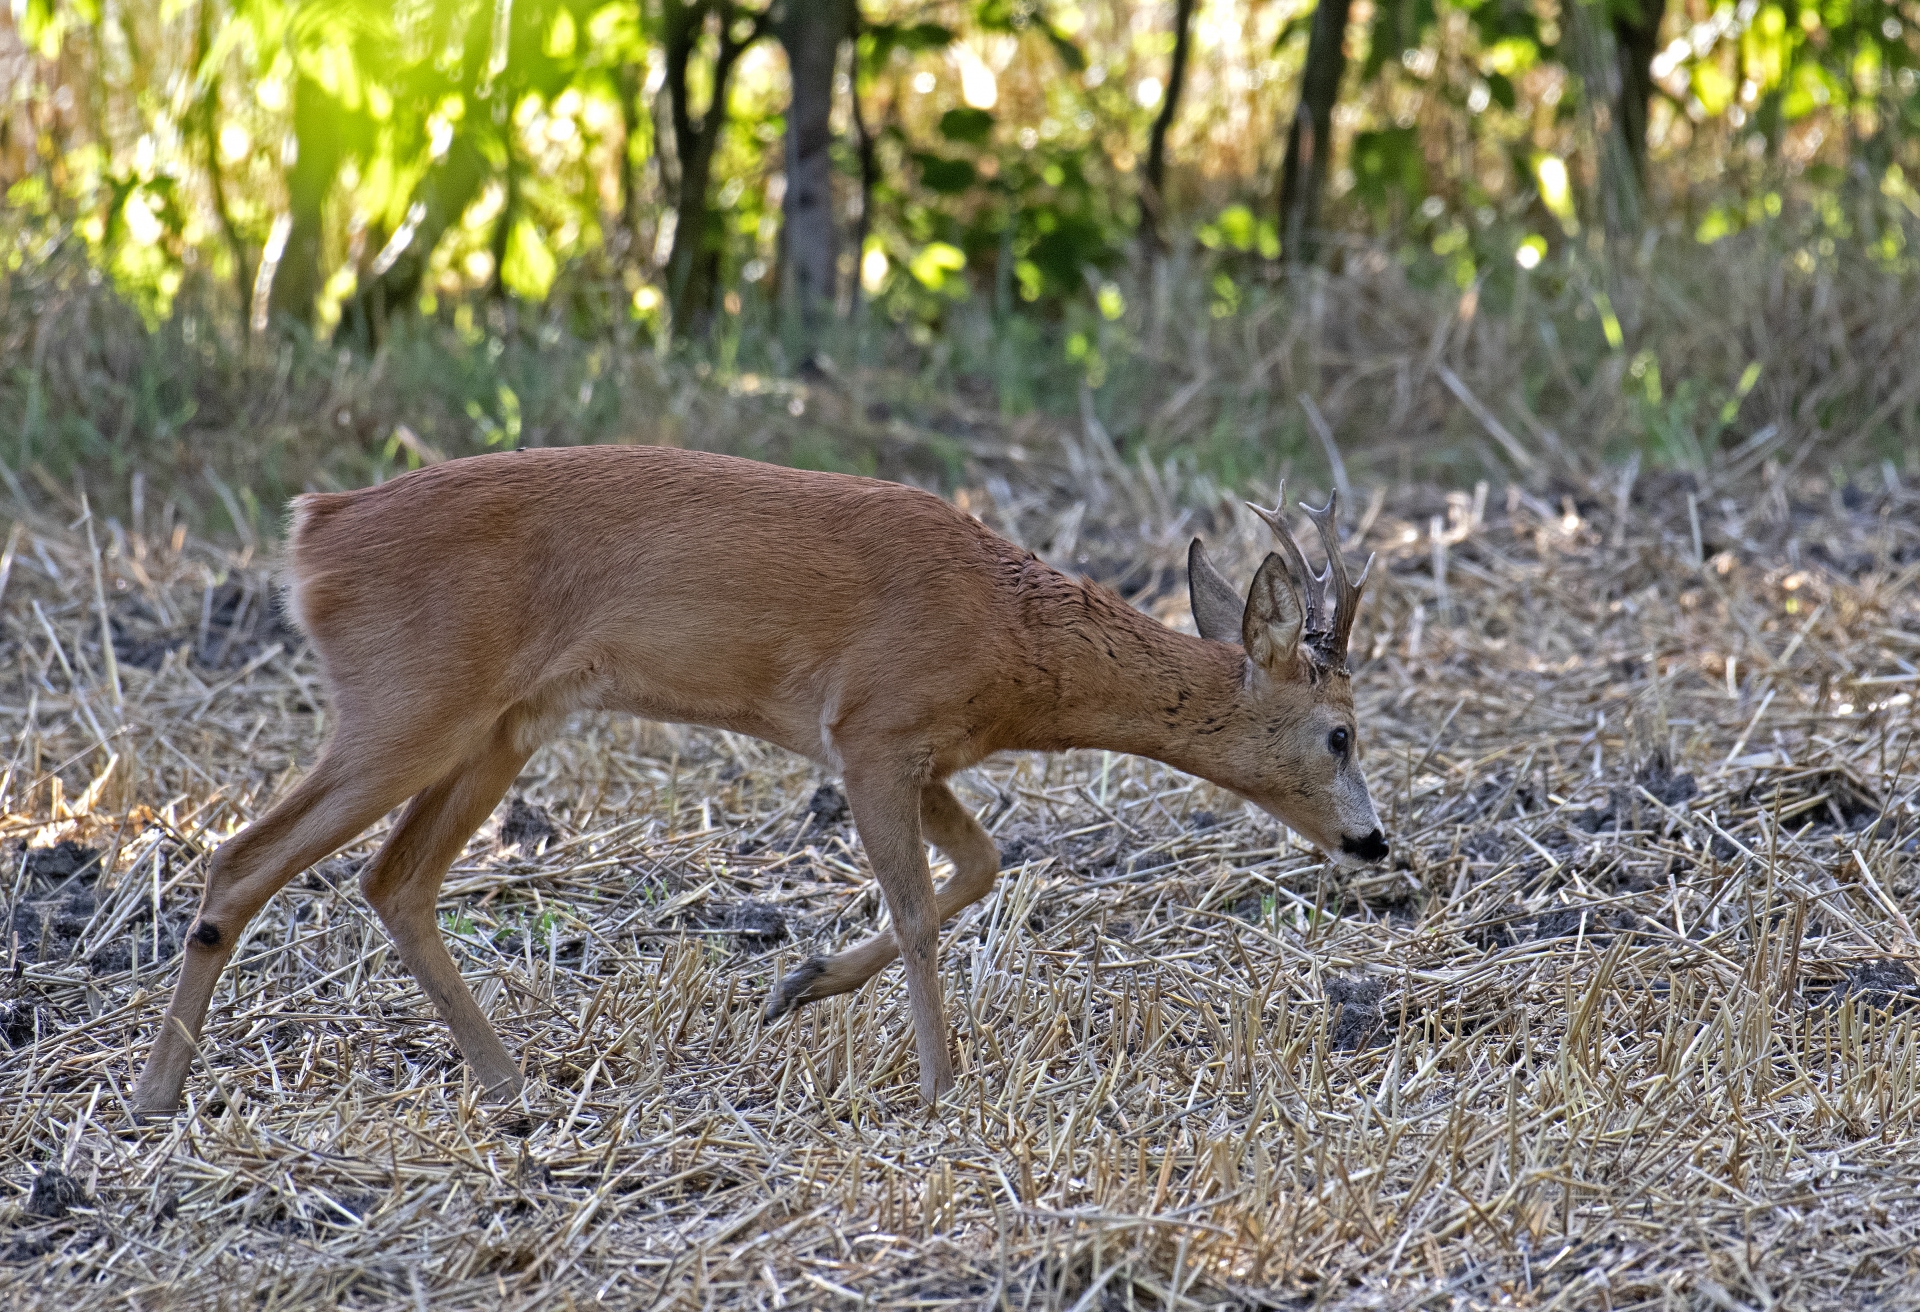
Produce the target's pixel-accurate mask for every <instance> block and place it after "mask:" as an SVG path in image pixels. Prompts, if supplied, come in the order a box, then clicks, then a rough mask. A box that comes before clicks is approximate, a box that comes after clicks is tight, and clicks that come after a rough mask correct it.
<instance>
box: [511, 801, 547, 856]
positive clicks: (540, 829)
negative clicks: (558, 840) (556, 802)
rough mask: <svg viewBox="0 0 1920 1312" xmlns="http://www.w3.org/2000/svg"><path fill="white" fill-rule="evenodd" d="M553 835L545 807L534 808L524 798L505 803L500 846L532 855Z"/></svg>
mask: <svg viewBox="0 0 1920 1312" xmlns="http://www.w3.org/2000/svg"><path fill="white" fill-rule="evenodd" d="M554 833H555V830H554V827H553V817H552V816H550V815H548V814H547V811H546V808H545V807H540V806H534V805H532V804H530V803H529V802H528V801H527V800H526V799H525V798H524V797H516V798H514V799H513V800H512V801H510V802H508V803H507V814H506V816H505V818H503V819H502V820H501V821H500V846H502V847H517V848H519V849H520V850H521V852H523V853H532V852H535V851H537V850H539V848H540V846H541V844H543V843H546V842H548V841H549V840H551V839H552V838H553V836H554Z"/></svg>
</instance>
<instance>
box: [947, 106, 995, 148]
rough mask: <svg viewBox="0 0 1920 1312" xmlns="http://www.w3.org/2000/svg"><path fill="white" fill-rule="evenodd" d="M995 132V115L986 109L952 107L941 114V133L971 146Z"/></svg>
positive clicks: (948, 138) (978, 143)
mask: <svg viewBox="0 0 1920 1312" xmlns="http://www.w3.org/2000/svg"><path fill="white" fill-rule="evenodd" d="M992 132H993V115H991V114H989V113H987V111H986V110H984V109H950V110H948V111H947V112H946V113H944V114H942V115H941V116H940V135H941V136H943V137H945V138H946V139H947V140H948V141H958V142H962V143H964V144H966V145H969V146H977V145H980V144H981V143H982V142H984V141H985V140H986V139H987V137H988V136H989V135H990V134H991V133H992Z"/></svg>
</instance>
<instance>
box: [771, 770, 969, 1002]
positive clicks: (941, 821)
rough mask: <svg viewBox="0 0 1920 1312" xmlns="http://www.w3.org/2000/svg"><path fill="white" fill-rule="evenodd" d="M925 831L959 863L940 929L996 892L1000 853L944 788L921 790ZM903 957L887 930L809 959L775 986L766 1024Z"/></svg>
mask: <svg viewBox="0 0 1920 1312" xmlns="http://www.w3.org/2000/svg"><path fill="white" fill-rule="evenodd" d="M920 831H921V833H922V834H923V835H924V836H925V838H926V840H927V841H928V842H930V843H932V844H933V845H934V846H935V847H937V848H939V849H940V850H941V851H942V852H944V853H946V854H947V857H948V858H949V859H950V860H951V861H952V862H953V877H952V878H951V879H949V880H947V882H946V883H944V884H942V885H941V886H940V897H939V904H940V923H941V924H943V925H944V924H945V923H946V922H947V921H948V920H950V919H952V918H953V916H954V915H955V914H957V913H958V912H960V911H962V910H964V909H965V908H967V907H970V906H972V905H973V904H974V903H975V902H978V901H979V900H980V899H981V898H983V897H985V896H986V895H987V894H988V893H990V892H992V891H993V881H994V880H995V879H997V878H998V877H999V875H1000V853H999V851H998V850H997V849H996V848H995V847H994V845H993V838H992V836H991V835H990V834H988V833H987V831H986V830H985V829H983V828H981V827H980V822H979V821H978V820H975V819H974V818H973V813H972V812H970V811H968V810H967V808H966V807H964V806H962V805H961V804H960V799H959V798H957V797H955V796H954V795H953V790H952V789H950V788H948V787H947V786H946V785H945V784H943V783H933V784H927V785H925V786H924V787H923V788H922V789H921V790H920ZM899 955H900V945H899V944H897V943H896V942H894V938H893V931H891V930H883V931H881V932H880V933H878V934H875V935H874V936H873V937H871V938H868V939H864V940H862V941H861V942H859V943H856V944H855V945H854V946H852V947H850V948H847V949H846V950H845V951H842V952H836V953H835V954H834V955H832V956H830V957H809V958H808V959H807V960H806V961H804V962H802V963H801V964H800V965H799V966H797V967H796V968H795V969H793V970H792V971H790V972H788V974H787V975H786V976H785V977H783V978H782V979H781V980H780V981H779V982H778V983H777V984H775V985H774V989H773V996H772V997H770V998H768V999H767V1010H766V1019H767V1020H769V1021H774V1020H778V1019H779V1018H780V1017H782V1016H784V1015H786V1014H787V1013H788V1012H789V1011H794V1010H797V1009H798V1008H800V1007H803V1006H805V1005H806V1004H807V1003H809V1002H818V1001H820V999H822V998H830V997H833V996H834V995H835V994H837V993H851V992H853V990H855V989H857V988H859V987H860V986H861V985H862V984H865V983H866V982H867V981H868V980H870V979H872V978H873V977H874V976H875V975H877V974H879V973H880V972H881V971H882V970H884V969H886V968H887V966H888V965H890V964H892V962H893V959H894V958H895V957H897V956H899Z"/></svg>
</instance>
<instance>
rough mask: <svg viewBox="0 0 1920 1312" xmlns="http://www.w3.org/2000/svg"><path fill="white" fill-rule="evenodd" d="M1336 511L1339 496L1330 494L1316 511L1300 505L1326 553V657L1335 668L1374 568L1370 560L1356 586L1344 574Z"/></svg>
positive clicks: (1337, 509)
mask: <svg viewBox="0 0 1920 1312" xmlns="http://www.w3.org/2000/svg"><path fill="white" fill-rule="evenodd" d="M1339 508H1340V494H1339V493H1338V492H1333V493H1329V494H1328V496H1327V504H1326V505H1324V506H1322V507H1321V508H1320V509H1318V510H1315V509H1314V508H1313V507H1312V506H1309V505H1308V504H1307V503H1306V502H1304V501H1303V502H1301V503H1300V509H1302V510H1304V511H1306V512H1307V518H1309V519H1311V520H1312V521H1313V526H1314V527H1315V528H1317V529H1319V530H1320V541H1321V543H1322V544H1323V545H1324V546H1325V547H1326V549H1327V573H1328V574H1329V575H1331V576H1332V579H1333V587H1334V599H1333V624H1332V625H1331V626H1330V630H1329V632H1328V637H1327V653H1328V655H1329V656H1330V657H1331V658H1332V660H1333V662H1334V663H1335V664H1336V665H1337V664H1340V663H1342V662H1344V661H1345V660H1346V658H1347V635H1348V634H1349V633H1350V632H1352V630H1353V617H1354V613H1355V612H1356V611H1358V610H1359V609H1360V589H1361V588H1363V587H1365V586H1366V582H1367V573H1368V571H1369V570H1371V569H1372V568H1373V558H1372V557H1371V556H1369V557H1368V558H1367V567H1366V569H1363V570H1361V571H1360V579H1359V581H1358V582H1355V581H1354V580H1353V579H1352V578H1351V577H1350V576H1349V575H1348V574H1347V562H1346V558H1345V557H1343V556H1342V555H1341V554H1340V530H1339V525H1338V517H1339Z"/></svg>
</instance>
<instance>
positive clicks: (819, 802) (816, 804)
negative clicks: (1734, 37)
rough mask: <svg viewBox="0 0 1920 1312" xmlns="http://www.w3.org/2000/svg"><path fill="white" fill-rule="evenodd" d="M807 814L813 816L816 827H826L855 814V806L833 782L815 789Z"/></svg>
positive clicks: (808, 804)
mask: <svg viewBox="0 0 1920 1312" xmlns="http://www.w3.org/2000/svg"><path fill="white" fill-rule="evenodd" d="M807 814H808V815H809V816H811V817H813V823H814V825H815V826H816V827H818V828H821V829H825V828H826V827H827V826H828V825H837V824H839V823H840V822H841V821H843V820H845V819H847V818H848V817H849V816H851V815H852V814H853V808H852V807H851V806H849V805H848V804H847V795H846V794H845V793H843V792H841V791H840V790H839V789H838V788H836V787H834V785H832V784H821V785H820V786H819V787H818V788H816V789H814V790H813V798H812V800H811V801H809V802H808V803H807Z"/></svg>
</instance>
